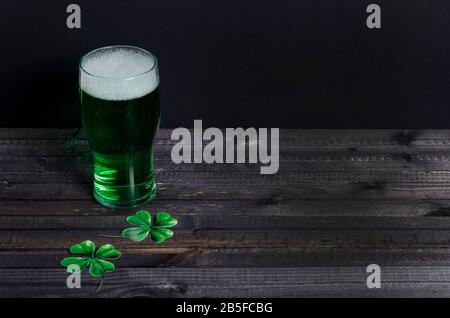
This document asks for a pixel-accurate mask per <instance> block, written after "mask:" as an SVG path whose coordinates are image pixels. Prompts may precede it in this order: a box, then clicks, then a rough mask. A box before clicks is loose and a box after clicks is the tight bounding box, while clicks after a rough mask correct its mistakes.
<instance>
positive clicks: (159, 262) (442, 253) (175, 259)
mask: <svg viewBox="0 0 450 318" xmlns="http://www.w3.org/2000/svg"><path fill="white" fill-rule="evenodd" d="M121 252H122V255H123V257H122V258H121V259H119V260H117V261H115V263H116V264H117V265H118V266H119V267H120V268H125V267H126V268H166V267H170V268H173V267H185V268H234V267H243V268H260V267H270V268H279V267H308V266H310V267H323V266H324V265H333V266H338V267H339V266H342V267H348V266H361V267H364V266H367V265H368V264H372V263H376V264H380V265H381V266H416V267H420V266H450V249H449V248H421V249H410V248H391V249H386V248H356V249H355V248H333V249H330V248H316V247H312V248H296V247H290V248H266V247H263V248H171V247H163V246H161V247H160V246H156V245H152V246H148V247H145V248H132V247H128V248H125V249H122V250H121ZM68 256H69V253H68V251H67V250H66V249H15V250H0V268H60V265H59V261H60V260H61V259H63V258H64V257H68Z"/></svg>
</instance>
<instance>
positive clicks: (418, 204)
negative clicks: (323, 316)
mask: <svg viewBox="0 0 450 318" xmlns="http://www.w3.org/2000/svg"><path fill="white" fill-rule="evenodd" d="M280 194H281V193H279V194H276V193H274V195H273V196H272V197H267V198H261V199H258V198H255V199H252V198H244V199H242V200H237V199H233V198H229V199H225V200H207V199H205V200H203V199H195V198H194V199H189V198H180V199H177V200H172V199H165V198H164V196H162V195H158V196H157V197H156V198H155V199H154V200H152V201H151V202H150V203H148V204H146V205H144V206H143V207H142V208H143V209H147V210H148V211H150V212H152V213H153V212H155V211H163V210H166V211H169V212H170V213H173V214H175V215H181V214H183V215H197V216H203V215H209V216H219V217H220V216H226V215H236V216H239V215H245V216H284V215H286V216H299V217H300V216H304V217H308V216H312V217H313V216H322V217H327V216H330V217H339V216H343V217H345V216H360V217H364V216H366V217H375V216H378V217H381V216H387V217H417V216H449V215H450V200H403V199H400V200H378V199H373V200H357V199H354V198H353V199H348V200H328V199H326V198H324V199H320V200H289V199H285V198H283V197H280V196H279V195H280ZM133 211H135V209H131V210H122V209H121V210H112V209H108V208H104V207H102V206H101V205H99V204H98V203H97V202H95V201H94V199H93V198H92V199H91V200H82V201H78V200H74V201H68V200H57V199H55V200H51V201H43V200H40V199H38V200H29V199H25V200H11V201H10V200H7V201H0V216H12V217H15V216H30V217H38V216H125V215H129V214H131V213H132V212H133Z"/></svg>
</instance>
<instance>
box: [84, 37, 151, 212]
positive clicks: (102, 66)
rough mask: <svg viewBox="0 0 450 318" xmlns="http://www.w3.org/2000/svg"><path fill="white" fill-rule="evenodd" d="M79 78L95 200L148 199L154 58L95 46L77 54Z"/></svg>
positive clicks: (119, 203) (127, 202)
mask: <svg viewBox="0 0 450 318" xmlns="http://www.w3.org/2000/svg"><path fill="white" fill-rule="evenodd" d="M79 80H80V95H81V112H82V121H83V128H84V131H85V133H86V135H87V138H88V141H89V145H90V147H91V149H92V154H93V171H94V191H93V192H94V197H95V199H96V200H97V201H98V202H99V203H100V204H102V205H104V206H106V207H110V208H131V207H135V206H138V205H141V204H143V203H145V202H147V201H149V200H151V199H152V198H153V197H154V196H155V193H156V183H155V178H154V174H153V144H154V140H155V136H156V132H157V130H158V127H159V120H160V106H159V92H158V86H159V76H158V68H157V61H156V58H155V57H154V56H153V55H152V54H151V53H150V52H148V51H146V50H143V49H140V48H137V47H132V46H110V47H103V48H99V49H97V50H94V51H92V52H89V53H87V54H86V55H85V56H83V58H82V59H81V61H80V78H79Z"/></svg>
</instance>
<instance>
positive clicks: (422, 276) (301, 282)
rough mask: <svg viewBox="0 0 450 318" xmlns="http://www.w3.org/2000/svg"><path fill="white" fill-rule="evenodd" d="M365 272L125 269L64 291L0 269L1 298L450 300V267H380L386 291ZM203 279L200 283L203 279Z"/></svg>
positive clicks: (55, 278) (61, 284)
mask: <svg viewBox="0 0 450 318" xmlns="http://www.w3.org/2000/svg"><path fill="white" fill-rule="evenodd" d="M366 275H367V274H366V272H365V267H301V268H275V269H274V268H226V269H220V268H215V269H213V268H211V269H205V268H199V269H192V268H164V269H163V268H161V269H158V268H151V269H126V268H121V269H119V270H117V271H116V272H115V273H112V274H108V275H107V277H106V281H105V285H104V289H103V291H102V292H100V293H95V289H96V286H97V284H98V280H96V279H92V278H90V277H88V275H87V274H86V273H84V274H83V276H82V288H81V289H68V288H67V287H66V286H65V281H66V278H67V274H66V273H65V272H64V270H63V269H0V296H1V297H18V296H19V297H51V296H53V297H55V296H70V297H138V296H141V297H143V296H146V297H392V296H396V297H420V296H424V295H426V296H429V297H430V296H433V297H449V296H450V281H449V279H448V277H450V268H449V267H447V266H436V267H426V266H424V267H382V277H383V280H382V288H380V289H368V288H367V286H366V278H367V276H366ZM200 277H201V279H199V278H200Z"/></svg>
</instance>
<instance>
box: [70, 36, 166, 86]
mask: <svg viewBox="0 0 450 318" xmlns="http://www.w3.org/2000/svg"><path fill="white" fill-rule="evenodd" d="M118 48H124V49H133V50H137V51H141V52H142V53H144V54H147V55H149V56H151V57H152V58H153V65H152V66H151V67H150V68H149V69H148V70H145V71H143V72H142V73H139V74H137V75H134V76H130V77H106V76H100V75H95V74H92V73H90V72H88V71H87V70H86V69H85V68H83V62H84V60H85V59H86V58H87V57H88V56H89V55H91V54H95V53H96V52H98V51H101V50H109V49H118ZM157 66H158V60H157V59H156V56H155V55H153V54H152V53H151V52H150V51H147V50H146V49H143V48H140V47H138V46H133V45H122V44H118V45H108V46H102V47H99V48H96V49H94V50H92V51H89V52H87V53H86V54H84V55H83V56H82V57H81V59H80V62H79V63H78V67H79V69H80V71H81V72H83V73H84V74H86V75H89V76H91V77H94V78H99V79H105V80H121V81H127V80H133V79H137V78H140V77H142V76H145V75H147V74H149V73H151V72H152V71H154V70H155V69H156V67H157Z"/></svg>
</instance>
